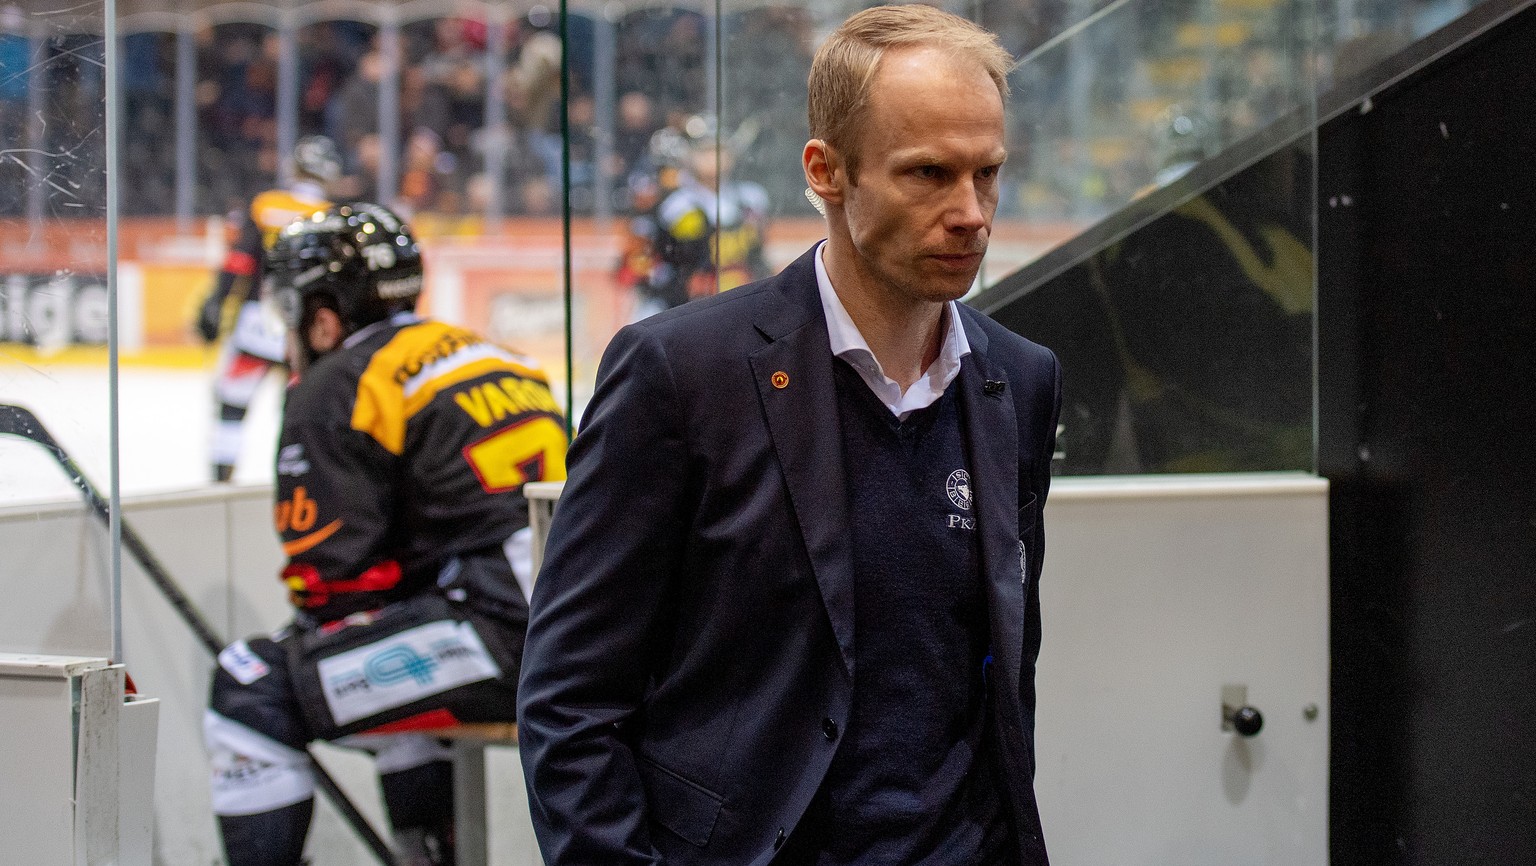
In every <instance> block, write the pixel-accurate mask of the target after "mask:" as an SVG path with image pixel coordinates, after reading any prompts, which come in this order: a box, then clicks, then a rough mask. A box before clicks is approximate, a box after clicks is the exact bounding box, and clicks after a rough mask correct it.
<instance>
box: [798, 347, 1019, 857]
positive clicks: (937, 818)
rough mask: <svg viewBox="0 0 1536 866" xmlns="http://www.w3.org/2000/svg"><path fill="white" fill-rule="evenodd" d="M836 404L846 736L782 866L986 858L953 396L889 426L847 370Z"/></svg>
mask: <svg viewBox="0 0 1536 866" xmlns="http://www.w3.org/2000/svg"><path fill="white" fill-rule="evenodd" d="M836 365H837V393H838V401H839V408H840V411H841V416H842V427H843V445H844V449H845V453H846V460H847V478H848V501H849V506H850V507H849V513H850V514H851V515H852V520H853V526H852V527H851V528H850V529H851V533H852V541H853V565H854V652H855V657H854V683H853V708H852V713H851V718H850V720H849V723H848V727H847V730H846V731H844V732H843V733H842V742H841V743H839V745H838V750H837V753H836V755H835V756H834V758H833V761H832V766H831V768H830V770H829V771H828V773H827V777H826V780H825V781H824V782H823V783H822V788H821V790H820V792H819V793H818V794H817V797H816V799H815V801H814V802H813V803H812V807H811V814H809V815H807V819H806V822H805V823H804V824H803V825H802V830H803V831H804V832H803V833H802V832H798V831H797V833H796V836H798V837H800V838H798V839H796V840H795V842H796V843H797V844H794V845H793V846H792V847H793V848H794V849H796V850H798V851H802V852H804V854H802V855H799V856H796V855H795V854H794V853H793V852H788V853H790V854H791V856H789V857H786V858H783V859H784V860H787V861H790V862H805V863H816V864H819V866H834V864H861V866H867V864H902V866H914V864H934V866H937V864H957V866H958V864H965V866H974V864H978V863H987V862H989V861H995V860H997V859H999V857H1000V856H1001V853H1000V852H1001V851H1002V848H1003V846H1004V845H1005V844H1006V841H1005V839H1006V825H1005V823H1004V822H1005V818H1004V817H1003V815H1002V811H1001V808H1000V801H999V794H998V789H997V787H996V784H995V782H994V776H993V774H992V773H991V771H990V769H988V768H986V767H984V766H982V763H983V762H982V761H980V760H978V758H977V755H978V753H979V751H980V749H981V744H982V729H983V725H984V719H985V708H984V699H983V695H984V685H983V679H982V677H983V675H982V664H983V660H984V658H985V657H986V655H987V631H988V629H987V617H986V601H985V596H984V595H983V590H982V584H981V576H980V573H979V570H978V567H977V541H976V531H975V523H974V519H975V518H974V512H973V511H972V510H971V500H970V476H969V474H968V466H969V461H968V459H967V455H966V453H965V440H964V437H963V436H962V435H961V429H960V412H959V409H958V406H957V405H956V397H955V393H954V392H955V388H954V387H953V386H951V387H950V388H949V390H948V391H947V392H946V393H945V394H944V395H943V396H942V397H941V398H940V399H939V400H938V402H936V403H934V404H933V405H932V406H929V407H928V408H926V409H922V410H919V411H917V412H914V413H912V414H911V415H910V416H908V417H907V419H906V420H905V421H897V419H896V418H895V416H893V415H892V414H891V411H890V410H889V409H887V408H886V407H885V406H884V405H883V404H881V403H880V401H879V399H878V398H876V397H875V395H874V394H873V393H871V392H870V390H869V387H868V386H867V385H866V384H865V383H864V381H863V380H862V379H860V378H859V376H858V374H857V373H856V372H854V370H853V369H852V368H851V367H849V366H848V365H847V364H846V363H844V362H843V361H841V360H839V361H837V362H836Z"/></svg>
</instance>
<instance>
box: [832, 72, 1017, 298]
mask: <svg viewBox="0 0 1536 866" xmlns="http://www.w3.org/2000/svg"><path fill="white" fill-rule="evenodd" d="M1003 135H1004V133H1003V101H1002V96H1001V95H1000V94H999V93H998V91H997V85H995V84H993V82H992V79H991V77H990V76H988V75H987V73H986V72H985V70H983V69H982V68H981V67H980V66H979V65H976V64H974V63H971V62H967V61H964V60H957V59H951V58H949V57H948V56H946V55H945V54H944V53H943V52H941V51H938V50H935V49H932V48H926V47H917V48H906V49H900V50H896V51H891V52H888V53H887V54H886V55H885V57H884V59H883V60H882V61H881V63H880V67H879V69H878V70H877V71H876V74H875V78H874V81H873V82H872V83H871V92H870V101H869V104H868V108H867V115H866V117H865V121H864V123H863V133H862V136H861V139H860V141H859V142H858V144H857V146H858V147H859V148H860V157H861V159H860V161H859V170H858V177H857V180H856V181H853V182H850V183H848V184H847V185H846V186H845V190H846V192H845V197H844V202H843V211H844V215H845V216H846V219H847V223H848V231H849V234H850V236H851V240H852V245H853V249H854V255H855V260H856V263H855V266H856V268H857V271H858V272H859V279H860V282H861V283H863V284H864V285H865V287H866V288H867V289H868V290H869V291H872V292H876V293H879V294H880V296H882V297H885V298H888V299H890V300H895V301H907V302H913V301H920V302H938V301H949V300H954V299H956V298H959V297H961V296H963V295H964V294H965V293H966V291H968V290H969V289H970V286H971V283H972V281H973V280H975V278H976V273H977V271H978V270H979V269H980V268H981V259H982V256H983V255H984V254H985V253H986V251H987V239H988V237H989V235H990V234H991V231H992V215H993V213H994V212H995V211H996V210H997V195H998V172H999V170H1000V169H1001V168H1002V163H1003V160H1004V159H1006V158H1007V150H1006V149H1005V148H1004V138H1003Z"/></svg>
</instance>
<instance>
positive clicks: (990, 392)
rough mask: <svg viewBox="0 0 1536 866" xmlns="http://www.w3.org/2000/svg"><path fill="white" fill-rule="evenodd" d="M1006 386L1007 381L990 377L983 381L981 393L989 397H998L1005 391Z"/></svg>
mask: <svg viewBox="0 0 1536 866" xmlns="http://www.w3.org/2000/svg"><path fill="white" fill-rule="evenodd" d="M1006 387H1008V383H1007V382H1003V381H1000V380H998V379H988V380H986V381H985V382H983V383H982V386H981V393H983V394H986V395H987V396H988V397H996V396H997V395H999V394H1001V393H1003V389H1004V388H1006Z"/></svg>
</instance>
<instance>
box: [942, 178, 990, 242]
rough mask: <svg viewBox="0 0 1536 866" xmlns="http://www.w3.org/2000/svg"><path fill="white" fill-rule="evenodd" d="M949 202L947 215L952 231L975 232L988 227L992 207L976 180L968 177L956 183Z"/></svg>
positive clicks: (949, 227)
mask: <svg viewBox="0 0 1536 866" xmlns="http://www.w3.org/2000/svg"><path fill="white" fill-rule="evenodd" d="M948 204H949V208H948V210H947V211H946V214H945V216H946V218H947V219H946V222H947V226H946V227H947V228H948V229H949V230H950V231H952V232H963V233H965V234H974V233H976V232H979V231H981V230H982V229H984V228H986V227H987V222H988V219H989V218H990V215H991V208H990V206H989V204H988V202H987V201H986V200H984V199H983V198H982V191H981V189H980V188H978V187H977V186H976V182H975V181H974V180H971V179H969V178H967V179H965V180H962V181H960V182H959V183H957V184H955V187H954V189H953V190H951V191H950V200H949V202H948Z"/></svg>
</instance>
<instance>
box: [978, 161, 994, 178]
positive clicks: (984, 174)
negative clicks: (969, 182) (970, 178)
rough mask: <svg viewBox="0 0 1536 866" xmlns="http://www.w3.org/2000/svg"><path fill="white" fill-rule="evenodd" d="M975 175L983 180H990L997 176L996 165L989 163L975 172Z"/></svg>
mask: <svg viewBox="0 0 1536 866" xmlns="http://www.w3.org/2000/svg"><path fill="white" fill-rule="evenodd" d="M976 176H977V177H979V178H982V179H983V180H990V179H991V178H994V177H997V166H995V165H989V166H987V167H986V168H984V169H982V170H981V171H978V172H976Z"/></svg>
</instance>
